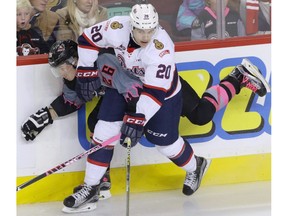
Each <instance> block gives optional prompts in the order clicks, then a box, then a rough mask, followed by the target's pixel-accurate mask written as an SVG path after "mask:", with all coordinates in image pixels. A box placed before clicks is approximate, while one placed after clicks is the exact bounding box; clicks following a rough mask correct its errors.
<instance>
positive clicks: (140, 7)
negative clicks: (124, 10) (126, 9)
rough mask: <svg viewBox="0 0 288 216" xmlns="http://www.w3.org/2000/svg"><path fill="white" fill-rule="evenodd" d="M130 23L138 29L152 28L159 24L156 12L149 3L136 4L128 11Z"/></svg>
mask: <svg viewBox="0 0 288 216" xmlns="http://www.w3.org/2000/svg"><path fill="white" fill-rule="evenodd" d="M130 20H131V25H132V27H134V28H138V29H153V28H156V27H157V26H158V24H159V20H158V13H157V11H156V9H155V8H154V7H153V6H152V5H151V4H136V5H134V6H133V7H132V9H131V12H130Z"/></svg>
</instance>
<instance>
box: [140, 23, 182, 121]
mask: <svg viewBox="0 0 288 216" xmlns="http://www.w3.org/2000/svg"><path fill="white" fill-rule="evenodd" d="M141 59H142V62H143V66H144V68H145V75H144V77H143V78H142V81H143V92H142V94H141V96H140V99H139V101H138V103H137V108H136V110H137V112H139V113H143V114H145V117H146V120H147V121H148V120H149V119H150V118H151V117H152V116H153V115H154V114H155V113H156V112H157V111H158V110H159V109H160V107H161V106H162V103H163V102H164V100H167V99H169V98H171V97H173V96H174V95H175V94H177V93H178V92H179V90H180V89H181V84H180V81H179V79H178V73H177V71H176V65H175V51H174V44H173V42H172V40H171V39H170V37H169V36H168V34H167V33H166V32H165V31H164V30H163V29H161V28H160V29H159V30H158V31H157V33H156V34H155V36H154V37H153V38H152V40H151V42H150V44H149V45H148V46H147V47H146V48H145V49H144V50H143V53H142V58H141Z"/></svg>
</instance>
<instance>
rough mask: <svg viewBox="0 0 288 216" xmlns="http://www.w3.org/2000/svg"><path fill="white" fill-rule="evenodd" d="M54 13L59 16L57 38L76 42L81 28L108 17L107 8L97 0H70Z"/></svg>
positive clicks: (81, 30)
mask: <svg viewBox="0 0 288 216" xmlns="http://www.w3.org/2000/svg"><path fill="white" fill-rule="evenodd" d="M56 13H57V14H58V15H59V17H60V28H59V32H58V33H59V38H60V39H61V40H67V39H70V40H73V41H75V42H77V39H78V37H79V36H80V35H81V34H82V33H83V29H84V28H87V27H90V26H92V25H94V24H96V23H98V22H101V21H104V20H106V19H108V12H107V9H106V8H104V7H102V6H100V5H98V0H70V1H67V6H66V7H64V8H62V9H59V10H57V11H56Z"/></svg>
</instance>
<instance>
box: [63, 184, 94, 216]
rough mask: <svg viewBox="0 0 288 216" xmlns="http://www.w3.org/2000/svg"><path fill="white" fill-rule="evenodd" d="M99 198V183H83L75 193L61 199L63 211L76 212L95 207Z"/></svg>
mask: <svg viewBox="0 0 288 216" xmlns="http://www.w3.org/2000/svg"><path fill="white" fill-rule="evenodd" d="M98 199H99V185H95V186H89V185H87V184H84V185H83V186H82V188H81V189H79V190H78V191H77V192H76V193H73V194H72V195H70V196H68V197H66V198H65V199H64V201H63V204H64V208H63V209H62V211H63V212H66V213H76V212H85V211H92V210H94V209H96V207H97V206H96V203H97V201H98Z"/></svg>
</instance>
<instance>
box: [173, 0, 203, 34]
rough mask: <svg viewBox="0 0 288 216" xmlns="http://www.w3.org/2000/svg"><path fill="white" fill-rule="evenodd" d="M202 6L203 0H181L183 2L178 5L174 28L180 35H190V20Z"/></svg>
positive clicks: (192, 19)
mask: <svg viewBox="0 0 288 216" xmlns="http://www.w3.org/2000/svg"><path fill="white" fill-rule="evenodd" d="M204 7H205V1H204V0H183V3H182V4H181V5H180V7H179V10H178V14H177V20H176V28H177V30H178V31H179V34H180V35H181V36H189V37H190V36H191V26H192V22H193V21H194V20H195V18H196V17H197V16H198V15H199V14H200V12H201V11H202V10H203V9H204Z"/></svg>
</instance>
